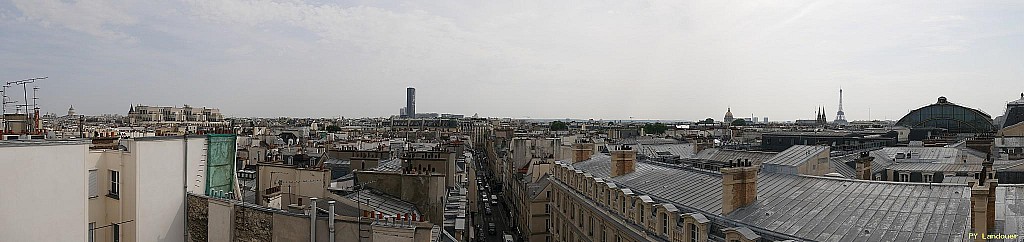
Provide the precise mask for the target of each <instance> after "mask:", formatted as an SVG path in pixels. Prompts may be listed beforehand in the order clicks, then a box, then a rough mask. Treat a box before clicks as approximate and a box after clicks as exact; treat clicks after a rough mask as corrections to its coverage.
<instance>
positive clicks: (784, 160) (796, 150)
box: [764, 145, 829, 166]
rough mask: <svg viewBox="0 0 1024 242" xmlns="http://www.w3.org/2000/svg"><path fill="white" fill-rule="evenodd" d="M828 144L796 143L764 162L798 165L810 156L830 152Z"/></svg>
mask: <svg viewBox="0 0 1024 242" xmlns="http://www.w3.org/2000/svg"><path fill="white" fill-rule="evenodd" d="M828 150H829V147H828V146H820V145H794V146H791V147H789V149H786V150H784V151H782V152H779V154H776V155H775V156H772V158H770V159H768V160H767V161H765V162H764V164H772V165H781V166H798V165H800V164H802V163H804V162H805V161H807V159H808V158H810V157H814V156H817V155H818V154H820V153H821V152H828Z"/></svg>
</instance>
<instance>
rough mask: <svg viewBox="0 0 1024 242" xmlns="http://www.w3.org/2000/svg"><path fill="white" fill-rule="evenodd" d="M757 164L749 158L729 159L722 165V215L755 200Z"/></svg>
mask: <svg viewBox="0 0 1024 242" xmlns="http://www.w3.org/2000/svg"><path fill="white" fill-rule="evenodd" d="M758 168H759V167H758V166H755V165H754V164H753V163H751V162H750V159H745V160H738V159H737V160H736V161H732V160H730V161H729V164H728V166H727V167H722V169H720V171H721V172H722V215H728V214H729V213H731V212H732V211H735V210H736V209H739V208H742V207H746V206H747V205H750V204H752V203H754V201H756V200H757V171H758Z"/></svg>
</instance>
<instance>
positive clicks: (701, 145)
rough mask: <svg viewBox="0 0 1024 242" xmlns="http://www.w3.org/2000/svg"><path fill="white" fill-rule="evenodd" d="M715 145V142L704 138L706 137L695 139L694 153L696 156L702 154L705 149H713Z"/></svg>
mask: <svg viewBox="0 0 1024 242" xmlns="http://www.w3.org/2000/svg"><path fill="white" fill-rule="evenodd" d="M714 144H715V143H714V141H712V140H711V139H709V138H704V137H700V138H696V139H694V142H693V153H694V154H697V153H700V151H702V150H705V149H708V148H711V147H713V146H714Z"/></svg>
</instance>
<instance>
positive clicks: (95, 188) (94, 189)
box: [89, 170, 100, 231]
mask: <svg viewBox="0 0 1024 242" xmlns="http://www.w3.org/2000/svg"><path fill="white" fill-rule="evenodd" d="M97 176H98V175H97V174H96V170H89V198H95V197H98V196H99V193H100V188H99V184H97V183H98V182H99V181H98V179H99V178H97ZM90 231H92V230H90Z"/></svg>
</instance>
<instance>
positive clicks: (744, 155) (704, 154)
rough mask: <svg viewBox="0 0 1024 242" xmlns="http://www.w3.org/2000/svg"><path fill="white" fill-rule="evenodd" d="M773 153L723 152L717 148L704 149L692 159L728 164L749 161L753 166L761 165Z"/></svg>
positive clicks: (773, 154)
mask: <svg viewBox="0 0 1024 242" xmlns="http://www.w3.org/2000/svg"><path fill="white" fill-rule="evenodd" d="M775 154H776V153H774V152H763V151H743V150H723V149H717V148H711V149H705V150H702V151H700V152H699V153H697V155H696V156H695V157H694V158H696V159H701V160H713V161H718V162H723V163H725V162H729V161H730V160H738V159H744V160H746V159H749V160H750V161H751V162H754V164H761V163H764V162H765V161H767V160H768V159H769V158H772V156H775Z"/></svg>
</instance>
